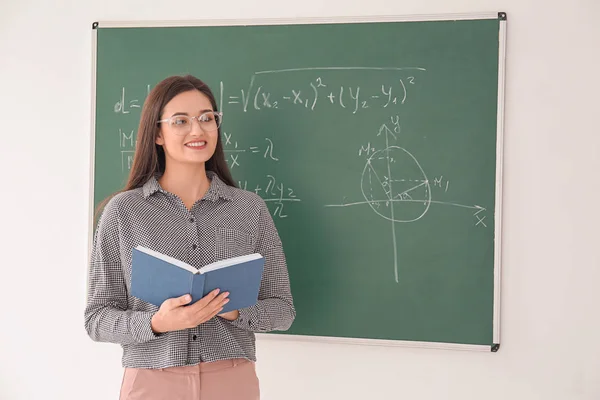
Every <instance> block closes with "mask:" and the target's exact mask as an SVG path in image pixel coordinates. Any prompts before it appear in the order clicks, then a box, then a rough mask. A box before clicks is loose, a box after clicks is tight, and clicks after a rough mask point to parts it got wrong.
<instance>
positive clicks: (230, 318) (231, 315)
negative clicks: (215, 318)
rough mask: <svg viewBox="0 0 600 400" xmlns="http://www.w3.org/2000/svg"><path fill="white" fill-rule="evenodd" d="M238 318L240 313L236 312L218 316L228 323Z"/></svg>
mask: <svg viewBox="0 0 600 400" xmlns="http://www.w3.org/2000/svg"><path fill="white" fill-rule="evenodd" d="M239 316H240V312H239V311H238V310H233V311H229V312H226V313H223V314H219V317H221V318H225V319H226V320H228V321H233V320H234V319H237V318H238V317H239Z"/></svg>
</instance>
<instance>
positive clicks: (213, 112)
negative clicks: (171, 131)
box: [156, 111, 223, 133]
mask: <svg viewBox="0 0 600 400" xmlns="http://www.w3.org/2000/svg"><path fill="white" fill-rule="evenodd" d="M209 113H211V114H214V115H215V116H216V117H218V118H219V124H218V125H217V129H214V130H210V131H205V130H204V128H203V127H202V124H201V122H200V118H202V117H203V116H204V115H206V114H209ZM178 117H187V118H189V119H190V132H191V131H192V124H193V123H194V120H196V122H198V126H199V127H200V130H202V132H204V133H208V132H215V131H218V130H219V128H220V127H221V124H222V123H223V112H222V111H206V112H203V113H202V114H200V115H196V116H194V117H190V116H189V115H174V116H172V117H169V118H165V119H161V120H160V121H157V122H156V123H157V124H161V123H163V122H168V123H169V124H170V123H171V120H172V119H173V118H178ZM169 126H170V125H169Z"/></svg>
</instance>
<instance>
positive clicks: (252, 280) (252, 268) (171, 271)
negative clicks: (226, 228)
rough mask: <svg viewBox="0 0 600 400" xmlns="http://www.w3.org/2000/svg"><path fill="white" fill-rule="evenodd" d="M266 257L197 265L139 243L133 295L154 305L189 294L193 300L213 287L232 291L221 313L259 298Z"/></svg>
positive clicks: (133, 266)
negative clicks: (198, 266) (200, 266)
mask: <svg viewBox="0 0 600 400" xmlns="http://www.w3.org/2000/svg"><path fill="white" fill-rule="evenodd" d="M263 269H264V258H263V256H261V255H260V254H258V253H254V254H248V255H245V256H240V257H233V258H228V259H225V260H221V261H217V262H214V263H211V264H208V265H205V266H203V267H202V268H200V269H198V268H196V267H193V266H191V265H189V264H187V263H185V262H183V261H181V260H177V259H175V258H173V257H170V256H167V255H165V254H162V253H159V252H157V251H154V250H151V249H148V248H146V247H143V246H137V247H135V248H134V249H133V254H132V263H131V295H132V296H135V297H137V298H139V299H141V300H143V301H146V302H148V303H150V304H154V305H155V306H160V305H161V304H162V303H163V302H164V301H165V300H166V299H169V298H173V297H179V296H183V295H184V294H190V295H191V296H192V301H191V302H190V303H189V304H192V303H194V302H196V301H198V300H200V299H201V298H202V297H204V296H206V295H207V294H208V293H210V292H211V291H212V290H214V289H217V288H218V289H220V290H221V292H220V293H222V292H226V291H227V292H229V296H228V298H229V302H228V303H227V304H225V306H224V308H223V310H222V311H220V313H225V312H228V311H232V310H238V309H240V308H246V307H250V306H252V305H254V304H256V302H257V300H258V290H259V288H260V282H261V279H262V273H263Z"/></svg>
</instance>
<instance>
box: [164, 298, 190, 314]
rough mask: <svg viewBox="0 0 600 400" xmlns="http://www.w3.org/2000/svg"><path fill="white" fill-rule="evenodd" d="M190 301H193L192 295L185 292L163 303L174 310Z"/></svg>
mask: <svg viewBox="0 0 600 400" xmlns="http://www.w3.org/2000/svg"><path fill="white" fill-rule="evenodd" d="M190 301H192V296H190V295H189V294H185V295H183V296H180V297H174V298H172V299H167V300H165V302H164V303H163V305H164V306H165V307H166V308H167V309H169V310H172V309H174V308H177V307H181V306H184V305H186V304H188V303H189V302H190Z"/></svg>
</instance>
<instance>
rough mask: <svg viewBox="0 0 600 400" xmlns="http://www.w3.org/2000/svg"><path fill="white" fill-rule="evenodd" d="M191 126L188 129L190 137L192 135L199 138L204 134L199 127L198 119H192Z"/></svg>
mask: <svg viewBox="0 0 600 400" xmlns="http://www.w3.org/2000/svg"><path fill="white" fill-rule="evenodd" d="M191 125H192V126H191V128H190V135H192V136H200V135H202V134H203V133H204V131H203V130H202V128H201V127H200V121H199V120H198V117H194V118H192V122H191Z"/></svg>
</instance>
